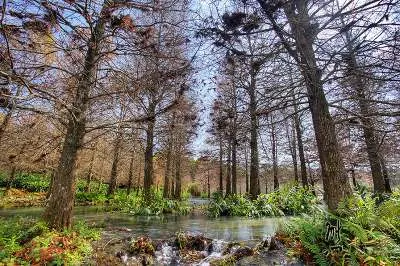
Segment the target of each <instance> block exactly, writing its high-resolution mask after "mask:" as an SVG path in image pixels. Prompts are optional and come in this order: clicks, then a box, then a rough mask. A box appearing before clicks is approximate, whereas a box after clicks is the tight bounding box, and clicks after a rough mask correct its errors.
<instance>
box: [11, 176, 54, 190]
mask: <svg viewBox="0 0 400 266" xmlns="http://www.w3.org/2000/svg"><path fill="white" fill-rule="evenodd" d="M49 186H50V179H49V178H48V177H47V176H45V175H42V174H34V173H31V174H28V173H21V174H18V175H17V176H16V177H15V179H14V180H13V182H12V187H14V188H18V189H24V190H26V191H29V192H46V191H47V190H48V188H49Z"/></svg>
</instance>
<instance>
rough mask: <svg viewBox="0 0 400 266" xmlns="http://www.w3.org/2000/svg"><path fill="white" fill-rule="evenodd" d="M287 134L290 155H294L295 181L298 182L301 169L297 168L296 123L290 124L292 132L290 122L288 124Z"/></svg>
mask: <svg viewBox="0 0 400 266" xmlns="http://www.w3.org/2000/svg"><path fill="white" fill-rule="evenodd" d="M286 135H287V137H288V143H289V150H290V155H291V156H292V162H293V174H294V181H295V183H296V184H297V183H299V171H298V169H297V151H296V149H297V145H296V132H295V128H294V123H293V124H292V125H290V132H289V123H287V124H286Z"/></svg>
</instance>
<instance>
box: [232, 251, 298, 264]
mask: <svg viewBox="0 0 400 266" xmlns="http://www.w3.org/2000/svg"><path fill="white" fill-rule="evenodd" d="M236 265H238V266H270V265H287V266H289V265H290V266H302V265H304V264H303V263H301V262H300V261H298V260H296V259H291V258H289V257H287V255H286V251H285V250H275V251H266V252H260V253H257V254H254V255H253V256H247V257H243V258H241V259H240V260H238V261H237V262H236Z"/></svg>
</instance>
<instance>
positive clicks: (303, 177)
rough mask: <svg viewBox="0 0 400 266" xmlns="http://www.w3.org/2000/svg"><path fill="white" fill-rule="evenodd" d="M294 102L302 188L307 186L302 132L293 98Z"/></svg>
mask: <svg viewBox="0 0 400 266" xmlns="http://www.w3.org/2000/svg"><path fill="white" fill-rule="evenodd" d="M293 101H294V112H295V113H294V127H295V129H296V137H297V148H298V149H299V159H300V175H301V183H302V185H303V187H307V186H308V181H307V167H306V159H305V156H304V145H303V132H302V130H301V121H300V117H299V113H298V106H297V102H296V99H295V98H294V97H293Z"/></svg>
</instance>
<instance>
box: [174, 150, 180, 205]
mask: <svg viewBox="0 0 400 266" xmlns="http://www.w3.org/2000/svg"><path fill="white" fill-rule="evenodd" d="M181 159H182V157H181V154H180V151H178V152H177V154H176V161H175V163H176V164H175V179H176V180H175V182H176V184H175V193H174V198H175V199H178V200H180V199H181Z"/></svg>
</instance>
